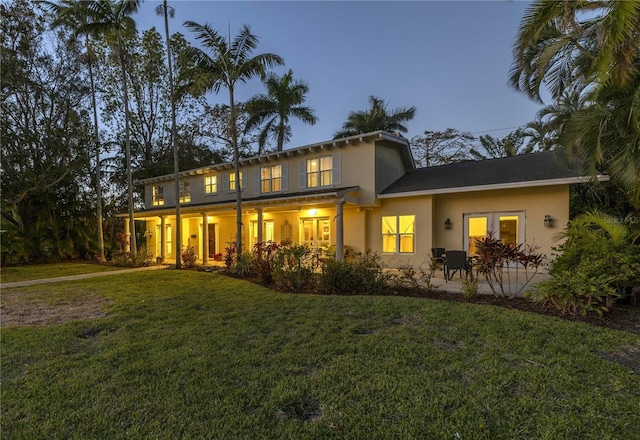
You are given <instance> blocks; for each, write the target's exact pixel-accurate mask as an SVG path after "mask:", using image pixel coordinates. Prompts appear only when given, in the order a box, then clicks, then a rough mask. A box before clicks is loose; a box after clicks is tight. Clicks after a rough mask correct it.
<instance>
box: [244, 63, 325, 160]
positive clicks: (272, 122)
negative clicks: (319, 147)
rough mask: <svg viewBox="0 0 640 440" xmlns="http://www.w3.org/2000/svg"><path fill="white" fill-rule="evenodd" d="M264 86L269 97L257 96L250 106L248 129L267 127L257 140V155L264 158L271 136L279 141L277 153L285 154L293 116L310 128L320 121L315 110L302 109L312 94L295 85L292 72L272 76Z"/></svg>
mask: <svg viewBox="0 0 640 440" xmlns="http://www.w3.org/2000/svg"><path fill="white" fill-rule="evenodd" d="M263 83H264V85H265V87H266V88H267V94H266V95H258V96H255V97H254V98H252V99H251V100H249V102H247V106H248V110H249V114H250V117H249V120H248V121H247V126H246V128H245V130H251V129H252V128H254V127H257V126H259V125H261V124H263V123H264V126H263V127H262V130H261V131H260V136H259V139H258V146H259V151H258V154H262V149H263V148H264V146H265V143H266V141H267V138H268V137H269V136H273V137H275V138H276V150H277V151H282V146H283V145H284V143H285V142H288V141H289V140H290V139H291V126H290V125H289V117H290V116H293V117H296V118H298V119H300V120H301V121H302V122H304V123H306V124H309V125H314V124H315V123H316V122H317V121H318V118H317V117H316V116H315V115H314V113H313V109H311V108H310V107H306V106H302V105H301V104H302V103H303V102H304V101H305V98H306V97H305V95H306V94H307V93H309V86H308V85H307V84H306V83H304V82H303V81H294V80H293V71H292V70H291V69H289V72H287V73H286V74H285V75H283V76H278V75H276V74H273V73H271V74H269V75H267V77H266V78H265V80H264V81H263Z"/></svg>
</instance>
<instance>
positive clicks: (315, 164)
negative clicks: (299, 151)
mask: <svg viewBox="0 0 640 440" xmlns="http://www.w3.org/2000/svg"><path fill="white" fill-rule="evenodd" d="M332 175H333V159H332V157H331V156H322V157H316V158H313V159H307V187H308V188H313V187H316V186H329V185H331V184H332Z"/></svg>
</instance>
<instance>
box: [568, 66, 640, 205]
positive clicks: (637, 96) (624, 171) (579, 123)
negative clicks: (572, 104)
mask: <svg viewBox="0 0 640 440" xmlns="http://www.w3.org/2000/svg"><path fill="white" fill-rule="evenodd" d="M639 91H640V73H639V74H637V75H636V78H635V80H634V81H632V82H630V83H629V84H628V85H627V86H625V87H616V86H612V85H610V84H607V85H604V86H602V87H599V88H596V89H593V90H592V91H591V92H590V93H588V94H587V95H586V101H587V103H586V104H585V105H584V106H582V107H581V108H579V109H577V110H576V111H574V112H573V113H572V116H571V118H569V119H568V120H567V121H566V122H565V124H564V127H563V130H562V132H561V134H560V142H561V143H562V145H564V146H565V149H566V152H567V157H573V156H574V155H577V156H578V157H580V159H581V161H580V163H581V165H582V167H583V170H584V171H585V172H588V173H589V174H591V175H595V174H597V173H599V172H600V171H601V170H603V169H606V170H607V171H608V172H609V174H611V176H612V177H613V178H614V180H615V181H616V182H618V183H620V184H621V186H622V187H623V188H625V189H626V191H627V197H628V199H629V200H630V201H631V203H632V205H633V206H634V207H635V208H636V209H640V112H639V111H638V110H639V109H640V93H639Z"/></svg>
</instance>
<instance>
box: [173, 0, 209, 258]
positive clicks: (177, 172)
mask: <svg viewBox="0 0 640 440" xmlns="http://www.w3.org/2000/svg"><path fill="white" fill-rule="evenodd" d="M163 6H164V7H163V13H164V33H165V37H166V39H167V67H168V69H169V93H170V97H171V148H172V149H173V172H174V179H175V191H176V269H180V268H181V267H182V261H181V260H180V256H181V254H182V240H181V232H180V223H181V220H180V166H179V164H178V146H177V144H176V102H175V97H174V90H173V66H172V65H171V45H170V44H169V17H168V10H167V0H163ZM206 227H207V225H206V224H203V225H202V230H203V231H204V229H205V228H206ZM203 256H204V251H203Z"/></svg>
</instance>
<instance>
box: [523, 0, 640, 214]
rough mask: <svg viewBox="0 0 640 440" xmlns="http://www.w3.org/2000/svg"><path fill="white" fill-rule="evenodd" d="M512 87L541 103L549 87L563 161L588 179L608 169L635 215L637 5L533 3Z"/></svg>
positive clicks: (638, 200) (639, 184)
mask: <svg viewBox="0 0 640 440" xmlns="http://www.w3.org/2000/svg"><path fill="white" fill-rule="evenodd" d="M510 83H511V85H512V86H513V87H514V88H516V89H517V90H520V91H522V92H524V93H526V94H527V95H528V96H529V97H531V98H532V99H534V100H537V101H539V102H542V101H541V99H540V88H541V87H542V85H543V84H546V85H548V87H549V89H550V91H551V94H552V97H553V99H554V100H555V101H556V104H554V105H558V104H559V109H557V110H560V111H559V112H557V113H556V114H555V115H553V116H552V117H551V119H550V120H549V123H550V124H551V125H552V128H555V129H556V130H557V133H558V136H559V140H560V143H561V145H562V147H563V148H564V149H565V152H566V155H567V160H572V159H573V156H574V155H575V156H578V157H579V158H580V159H581V160H582V163H583V165H584V168H585V169H586V170H588V171H590V172H591V173H593V174H594V175H595V173H596V172H597V170H598V169H606V170H607V171H608V172H609V174H610V175H611V177H612V179H613V180H617V181H618V182H619V183H621V184H622V185H623V186H624V187H626V189H627V195H628V197H629V199H630V201H631V202H632V204H634V205H635V206H636V207H640V136H639V134H640V123H639V120H638V108H639V105H640V102H639V99H640V98H639V97H638V96H637V95H638V92H637V91H638V90H639V86H640V2H616V1H606V2H605V1H591V0H576V1H563V2H550V1H540V0H539V1H536V2H534V3H533V4H532V5H531V6H530V7H529V9H528V10H527V12H526V13H525V16H524V18H523V19H522V22H521V25H520V30H519V32H518V36H517V40H516V43H515V45H514V67H513V68H512V70H511V78H510ZM565 97H571V102H562V100H564V99H565ZM566 104H570V105H566ZM547 110H551V111H555V110H556V109H547Z"/></svg>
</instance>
